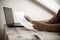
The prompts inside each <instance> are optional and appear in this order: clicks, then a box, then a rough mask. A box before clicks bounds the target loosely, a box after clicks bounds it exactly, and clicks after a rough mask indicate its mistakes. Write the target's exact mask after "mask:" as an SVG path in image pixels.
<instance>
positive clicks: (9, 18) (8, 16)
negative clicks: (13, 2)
mask: <svg viewBox="0 0 60 40" xmlns="http://www.w3.org/2000/svg"><path fill="white" fill-rule="evenodd" d="M3 10H4V15H5V20H6V25H7V26H9V27H23V25H21V24H20V23H15V22H14V17H13V12H12V8H8V7H3Z"/></svg>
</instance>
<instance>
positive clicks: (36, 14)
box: [0, 0, 52, 25]
mask: <svg viewBox="0 0 60 40" xmlns="http://www.w3.org/2000/svg"><path fill="white" fill-rule="evenodd" d="M3 7H11V8H12V9H13V12H16V11H23V12H25V13H26V15H28V16H30V17H31V18H32V19H33V20H47V19H50V18H51V17H52V15H51V13H52V12H49V11H47V10H46V9H44V8H43V7H40V6H38V5H36V4H34V3H33V2H31V1H29V0H0V10H1V11H0V24H1V25H3V24H5V19H4V13H3ZM15 21H16V20H15Z"/></svg>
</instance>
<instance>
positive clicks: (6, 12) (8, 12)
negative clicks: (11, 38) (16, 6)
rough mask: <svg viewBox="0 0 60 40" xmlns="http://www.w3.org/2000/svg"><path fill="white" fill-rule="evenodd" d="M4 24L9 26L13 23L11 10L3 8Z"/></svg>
mask: <svg viewBox="0 0 60 40" xmlns="http://www.w3.org/2000/svg"><path fill="white" fill-rule="evenodd" d="M3 10H4V15H5V20H6V24H7V25H8V24H9V25H10V24H13V23H14V18H13V12H12V8H8V7H3Z"/></svg>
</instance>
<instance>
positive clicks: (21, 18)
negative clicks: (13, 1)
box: [15, 12, 34, 30]
mask: <svg viewBox="0 0 60 40" xmlns="http://www.w3.org/2000/svg"><path fill="white" fill-rule="evenodd" d="M15 16H16V18H17V19H18V21H19V22H20V23H21V24H22V25H23V26H24V27H26V28H28V29H31V30H34V29H33V27H32V26H33V24H31V23H30V22H28V21H27V20H26V19H25V18H24V12H16V13H15Z"/></svg>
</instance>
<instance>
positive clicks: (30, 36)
mask: <svg viewBox="0 0 60 40" xmlns="http://www.w3.org/2000/svg"><path fill="white" fill-rule="evenodd" d="M6 32H7V34H8V37H9V40H60V35H58V34H59V33H52V32H45V31H31V30H28V29H26V28H24V27H15V28H14V27H13V28H7V29H6ZM35 35H36V36H37V37H38V38H37V37H36V36H35Z"/></svg>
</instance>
